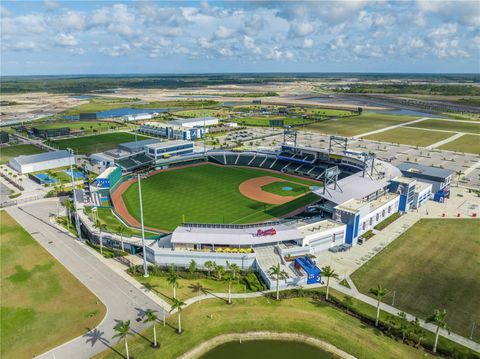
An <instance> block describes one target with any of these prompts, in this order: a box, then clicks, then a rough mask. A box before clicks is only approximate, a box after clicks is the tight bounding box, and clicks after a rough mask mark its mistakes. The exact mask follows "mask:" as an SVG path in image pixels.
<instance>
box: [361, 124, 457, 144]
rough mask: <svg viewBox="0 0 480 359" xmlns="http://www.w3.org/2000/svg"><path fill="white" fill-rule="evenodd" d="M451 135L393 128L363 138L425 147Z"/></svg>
mask: <svg viewBox="0 0 480 359" xmlns="http://www.w3.org/2000/svg"><path fill="white" fill-rule="evenodd" d="M452 135H453V134H452V133H449V132H438V131H425V130H417V129H414V128H407V127H401V128H395V129H393V130H389V131H385V132H379V133H375V134H373V135H370V136H366V137H364V138H365V139H367V140H374V141H382V142H391V143H403V144H405V145H412V146H420V147H426V146H429V145H432V144H434V143H436V142H438V141H442V140H444V139H446V138H449V137H451V136H452Z"/></svg>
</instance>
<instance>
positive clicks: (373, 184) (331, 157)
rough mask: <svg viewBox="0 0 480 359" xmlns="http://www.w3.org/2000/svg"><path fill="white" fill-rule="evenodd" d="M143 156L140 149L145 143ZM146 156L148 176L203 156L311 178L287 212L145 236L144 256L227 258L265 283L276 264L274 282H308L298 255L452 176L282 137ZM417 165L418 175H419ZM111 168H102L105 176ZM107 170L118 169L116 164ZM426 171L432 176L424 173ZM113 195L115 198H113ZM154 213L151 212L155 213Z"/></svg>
mask: <svg viewBox="0 0 480 359" xmlns="http://www.w3.org/2000/svg"><path fill="white" fill-rule="evenodd" d="M176 145H178V143H176ZM146 146H148V145H146ZM144 155H145V156H148V150H147V152H146V153H144ZM154 162H155V163H154V165H151V166H150V167H149V169H148V171H149V172H151V174H152V175H153V176H155V175H157V174H160V175H162V174H164V173H170V174H173V175H175V173H176V172H175V171H181V170H182V169H185V168H186V167H190V168H200V167H202V165H204V164H205V163H211V164H215V165H216V166H214V167H217V166H218V167H227V168H247V167H253V168H255V169H261V170H267V171H268V173H272V176H274V175H275V173H278V174H281V175H282V176H287V175H290V176H294V177H292V178H304V179H309V180H314V181H315V183H316V184H317V185H315V186H310V187H309V192H310V195H311V196H313V201H310V202H309V203H306V204H305V203H304V204H303V205H302V207H301V208H300V209H298V210H296V211H295V212H294V213H293V214H292V213H291V212H290V213H289V214H287V215H283V216H278V217H277V218H273V219H270V220H262V221H257V222H256V223H243V224H238V222H237V223H200V222H198V223H178V225H177V226H176V228H174V230H173V231H170V232H169V233H166V234H165V233H163V234H160V231H158V232H159V235H158V236H155V237H152V238H150V239H148V240H147V243H148V245H147V246H146V257H147V260H148V261H149V262H151V263H156V264H158V265H172V264H173V265H176V266H182V267H187V266H188V265H189V263H190V262H191V261H192V260H194V261H195V262H196V263H197V265H198V266H199V267H202V266H204V264H205V263H206V262H207V261H215V262H216V263H217V264H221V265H227V264H233V263H235V264H237V265H238V266H239V267H240V268H242V269H249V268H253V269H255V270H258V272H259V273H260V275H261V276H262V277H263V278H264V280H265V282H266V283H267V285H268V286H270V285H271V284H272V282H273V278H271V277H270V276H269V274H268V272H269V268H270V267H271V266H272V265H276V264H280V266H281V267H282V269H283V270H285V271H286V272H287V273H288V278H287V279H284V280H282V281H281V282H280V286H281V287H288V286H296V285H302V284H311V283H312V280H311V278H310V279H309V277H310V274H309V270H308V266H302V265H298V263H300V262H299V260H300V259H301V258H303V259H302V260H303V261H305V260H306V258H315V255H316V254H318V253H320V252H322V251H326V250H332V251H338V250H348V249H349V248H350V247H351V246H355V245H356V244H358V243H359V242H361V241H362V240H364V237H366V236H367V235H368V233H369V232H371V231H372V230H373V228H374V227H375V226H376V225H377V224H379V223H380V222H382V221H385V220H387V219H388V218H389V217H391V216H393V215H395V214H397V213H399V212H400V214H401V213H404V212H407V211H409V210H412V209H415V208H417V207H418V206H420V205H422V204H423V203H425V200H424V199H425V198H426V196H428V197H429V198H431V199H435V200H438V201H443V200H444V199H445V198H446V197H448V194H449V185H450V182H451V176H452V173H451V172H449V171H428V170H427V169H425V168H424V169H423V171H420V170H419V169H417V170H410V171H409V172H408V178H407V177H404V174H402V171H401V170H400V169H399V168H397V167H395V166H393V165H392V164H390V163H388V162H385V161H381V160H379V159H376V158H375V156H374V155H373V154H372V153H360V152H352V151H349V150H348V149H347V146H346V142H345V146H344V147H342V148H340V149H338V148H334V146H330V148H329V149H328V150H325V149H316V148H310V147H298V146H296V145H292V144H287V143H286V144H284V145H282V146H281V148H280V149H278V150H271V151H262V152H255V151H243V152H232V151H226V150H216V151H208V152H207V153H205V154H203V153H200V154H199V153H196V152H193V153H188V154H185V155H178V156H171V157H168V158H157V159H155V160H154ZM192 165H193V166H194V167H191V166H192ZM407 167H408V168H407V169H403V171H404V172H405V173H407V172H406V171H408V170H409V169H410V167H413V165H411V166H407ZM166 170H168V171H166ZM148 171H147V172H148ZM421 172H424V174H423V175H421ZM112 173H114V172H113V171H111V170H110V171H107V173H106V175H107V177H108V176H111V174H112ZM115 173H117V174H118V171H117V172H115ZM178 173H180V172H178ZM430 173H434V174H435V175H436V176H437V177H435V176H430V177H428V176H426V174H430ZM117 177H118V176H117ZM267 177H268V176H267ZM132 178H133V176H132V175H131V174H127V175H125V176H123V177H122V178H115V180H113V179H110V183H109V186H110V188H109V189H108V193H109V195H110V196H111V197H112V198H117V199H118V198H122V197H124V196H122V195H118V192H116V191H118V190H119V188H120V189H122V188H123V189H122V191H123V190H125V187H126V186H127V185H126V184H128V183H129V182H131V181H134V180H133V179H132ZM259 178H265V176H264V177H259ZM270 181H273V180H271V179H270ZM100 182H101V183H102V186H101V187H102V188H101V190H102V191H105V186H104V184H105V183H106V181H105V179H102V180H99V183H100ZM190 182H191V181H190ZM273 182H275V181H273ZM432 185H433V186H434V187H435V188H436V192H435V193H432ZM122 186H123V187H122ZM142 186H143V184H142ZM240 187H241V186H240ZM261 188H264V187H261ZM189 191H193V189H188V188H187V189H186V192H187V193H189ZM103 193H104V195H105V192H103ZM121 193H123V192H121ZM313 194H314V195H313ZM178 196H181V194H178ZM299 197H300V198H301V197H303V196H299ZM304 198H306V197H304ZM179 201H180V197H179ZM113 202H114V205H115V202H117V201H113ZM179 203H180V202H179ZM97 204H98V203H97ZM287 204H288V203H287ZM79 205H81V206H83V205H85V203H81V204H79ZM115 207H116V205H115ZM118 209H119V208H114V209H113V213H114V214H115V215H116V216H117V217H118V218H119V219H121V220H122V221H124V223H128V224H129V225H130V226H132V227H136V226H138V224H139V223H138V221H133V223H132V221H129V219H131V218H128V217H129V216H130V217H135V216H136V215H138V213H129V215H127V216H126V217H127V218H121V216H119V214H122V213H125V208H123V209H122V210H121V211H118ZM119 212H121V213H119ZM162 215H164V214H162V213H155V216H156V217H162ZM165 215H166V214H165ZM81 219H82V222H85V223H83V224H84V226H83V228H84V231H85V232H86V234H87V235H88V236H89V237H90V238H91V239H92V240H94V241H98V235H97V234H96V231H95V230H94V229H93V228H94V226H93V225H92V223H90V222H89V221H90V219H89V217H88V216H81ZM157 229H158V228H157ZM152 230H155V229H154V228H153V229H152ZM103 240H104V241H105V244H106V245H110V246H113V247H117V248H118V247H119V246H120V239H119V236H118V235H115V234H109V233H104V234H103ZM121 240H122V242H123V243H122V246H124V248H125V249H126V250H131V251H132V252H133V253H135V252H136V251H137V252H138V250H139V249H140V247H139V240H138V237H137V238H134V237H132V238H124V237H122V238H121ZM305 263H306V262H305ZM318 265H321V263H319V264H318ZM313 266H314V267H315V263H313ZM320 280H321V278H320V277H315V281H317V282H318V281H320Z"/></svg>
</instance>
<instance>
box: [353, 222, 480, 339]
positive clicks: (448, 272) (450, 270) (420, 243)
mask: <svg viewBox="0 0 480 359" xmlns="http://www.w3.org/2000/svg"><path fill="white" fill-rule="evenodd" d="M479 233H480V221H479V220H476V219H422V220H421V221H420V222H418V223H416V224H415V225H414V226H413V227H412V228H410V229H409V230H408V231H407V232H406V233H404V234H403V235H401V236H400V237H399V238H398V239H396V240H395V241H394V242H393V243H392V244H390V245H389V246H388V247H386V248H385V249H384V250H383V251H382V252H380V253H379V254H377V255H376V256H375V257H373V258H372V259H371V260H370V261H369V262H367V263H366V264H364V265H363V266H362V267H360V268H359V269H358V270H357V271H356V272H355V273H354V274H353V275H352V279H353V280H354V282H355V284H356V285H357V287H358V289H359V290H360V291H361V292H363V293H368V290H369V288H372V287H376V286H377V284H381V285H383V286H385V287H386V288H388V289H389V291H390V293H393V291H395V306H396V307H398V308H399V309H402V310H405V311H406V312H408V313H412V314H415V315H418V316H419V317H421V318H426V317H428V316H429V315H430V314H431V313H432V312H433V309H435V308H438V309H446V310H447V313H448V315H447V321H448V324H449V326H450V327H451V329H452V330H453V331H455V332H456V333H459V334H461V335H463V336H466V337H468V336H469V335H470V329H471V325H472V320H475V321H476V322H477V323H480V306H479V305H478V300H476V299H477V298H479V297H480V281H479V280H478V278H480V237H479V235H478V234H479ZM391 300H392V297H391V294H390V296H388V297H386V298H385V302H390V303H391ZM474 339H476V340H477V341H478V340H480V331H478V330H477V331H476V333H475V337H474Z"/></svg>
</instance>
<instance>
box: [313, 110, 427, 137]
mask: <svg viewBox="0 0 480 359" xmlns="http://www.w3.org/2000/svg"><path fill="white" fill-rule="evenodd" d="M415 119H416V117H412V116H402V115H384V114H376V113H363V114H362V115H360V116H353V117H345V118H337V119H331V120H325V121H321V122H316V123H313V124H310V125H306V126H305V127H304V129H305V130H307V131H314V132H321V133H327V134H332V135H341V136H355V135H359V134H361V133H365V132H370V131H375V130H379V129H382V128H385V127H390V126H395V125H398V124H401V123H405V122H409V121H413V120H415ZM422 123H423V122H422Z"/></svg>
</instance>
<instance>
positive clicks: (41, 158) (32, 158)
mask: <svg viewBox="0 0 480 359" xmlns="http://www.w3.org/2000/svg"><path fill="white" fill-rule="evenodd" d="M68 157H70V152H68V151H66V150H60V151H53V152H45V153H38V154H36V155H20V156H17V157H15V158H14V160H15V161H16V162H17V163H18V164H20V165H28V164H31V163H38V162H45V161H51V160H58V159H61V158H68Z"/></svg>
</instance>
